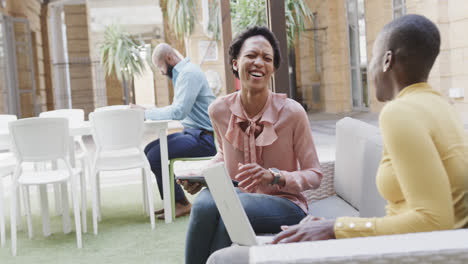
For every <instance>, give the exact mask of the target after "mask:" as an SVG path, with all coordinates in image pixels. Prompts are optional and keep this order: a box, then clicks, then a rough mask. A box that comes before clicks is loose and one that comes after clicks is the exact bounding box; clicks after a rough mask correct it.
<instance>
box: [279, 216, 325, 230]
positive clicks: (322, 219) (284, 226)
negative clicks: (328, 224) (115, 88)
mask: <svg viewBox="0 0 468 264" xmlns="http://www.w3.org/2000/svg"><path fill="white" fill-rule="evenodd" d="M324 220H325V218H323V217H317V216H313V215H307V216H306V217H304V218H302V220H301V221H300V222H299V224H303V223H307V222H313V221H324ZM289 227H290V226H288V225H283V226H281V230H283V231H284V230H286V229H288V228H289Z"/></svg>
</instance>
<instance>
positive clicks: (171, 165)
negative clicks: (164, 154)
mask: <svg viewBox="0 0 468 264" xmlns="http://www.w3.org/2000/svg"><path fill="white" fill-rule="evenodd" d="M174 180H175V179H174V162H172V161H170V162H169V184H170V186H171V190H170V191H171V193H170V195H171V216H172V221H175V186H174Z"/></svg>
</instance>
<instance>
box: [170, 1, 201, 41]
mask: <svg viewBox="0 0 468 264" xmlns="http://www.w3.org/2000/svg"><path fill="white" fill-rule="evenodd" d="M166 3H167V15H168V17H169V25H170V27H171V28H172V29H173V30H174V33H175V35H176V37H177V38H179V39H183V38H186V37H189V36H190V35H191V34H192V32H193V28H194V26H195V21H196V19H197V17H196V13H195V3H194V2H193V0H167V2H166Z"/></svg>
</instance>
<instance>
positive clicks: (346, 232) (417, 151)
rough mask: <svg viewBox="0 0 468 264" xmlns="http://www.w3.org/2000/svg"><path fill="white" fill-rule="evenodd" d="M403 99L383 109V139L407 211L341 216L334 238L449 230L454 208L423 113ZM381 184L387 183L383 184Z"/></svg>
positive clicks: (337, 222)
mask: <svg viewBox="0 0 468 264" xmlns="http://www.w3.org/2000/svg"><path fill="white" fill-rule="evenodd" d="M406 107H407V106H406V105H404V104H391V105H387V106H386V107H385V108H384V110H383V111H382V112H381V116H380V125H381V132H382V136H383V143H384V146H385V147H386V149H387V151H388V154H389V156H390V159H391V164H392V167H393V170H394V173H395V177H396V178H397V181H398V183H399V184H400V188H401V192H402V194H403V196H404V199H405V201H404V202H405V203H406V206H407V210H404V211H403V212H401V213H399V214H396V215H392V216H385V217H381V218H358V217H341V218H338V219H337V220H336V223H335V236H336V237H337V238H347V237H359V236H375V235H388V234H401V233H412V232H424V231H434V230H443V229H451V228H453V226H454V209H453V201H452V196H451V189H450V183H449V179H448V176H447V173H446V171H445V168H444V165H443V162H442V160H441V158H440V155H439V153H438V151H437V148H436V146H435V143H434V141H433V139H432V135H433V133H437V131H430V130H429V128H428V126H427V125H426V124H427V123H425V122H424V119H425V118H427V117H425V116H422V115H421V116H418V114H417V113H414V112H412V111H411V109H407V108H406ZM384 188H385V186H384Z"/></svg>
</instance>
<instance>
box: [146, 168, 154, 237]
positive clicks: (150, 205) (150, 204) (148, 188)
mask: <svg viewBox="0 0 468 264" xmlns="http://www.w3.org/2000/svg"><path fill="white" fill-rule="evenodd" d="M144 170H145V173H144V177H145V178H146V191H147V194H148V195H147V198H148V209H149V211H150V214H149V216H150V221H151V229H154V227H155V222H154V213H153V212H154V204H153V186H152V184H151V178H150V177H151V176H150V175H151V170H150V169H149V167H148V166H146V167H145V168H144Z"/></svg>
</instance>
